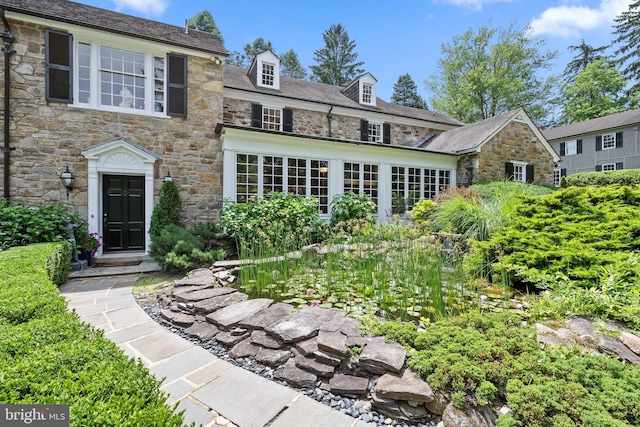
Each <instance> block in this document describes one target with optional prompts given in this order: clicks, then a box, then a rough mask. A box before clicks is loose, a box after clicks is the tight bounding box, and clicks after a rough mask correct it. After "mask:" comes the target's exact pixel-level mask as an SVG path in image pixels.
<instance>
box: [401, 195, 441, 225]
mask: <svg viewBox="0 0 640 427" xmlns="http://www.w3.org/2000/svg"><path fill="white" fill-rule="evenodd" d="M436 209H438V204H437V203H436V202H434V201H433V200H430V199H422V200H419V201H418V202H417V203H416V204H415V205H414V206H413V208H412V209H411V210H410V211H409V212H407V216H408V217H409V219H411V220H412V221H415V222H418V223H425V222H428V221H430V220H431V219H432V217H433V214H434V213H435V211H436Z"/></svg>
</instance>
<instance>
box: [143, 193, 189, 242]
mask: <svg viewBox="0 0 640 427" xmlns="http://www.w3.org/2000/svg"><path fill="white" fill-rule="evenodd" d="M181 211H182V198H181V197H180V190H179V189H178V186H177V185H176V183H175V182H173V181H166V182H163V183H162V187H160V199H159V200H158V204H157V205H156V206H155V207H154V208H153V213H152V214H151V224H150V225H149V235H150V236H151V240H155V239H157V238H158V236H160V233H161V232H162V230H163V229H164V228H165V227H166V226H167V225H169V224H175V225H180V224H181V222H182V221H181V219H180V212H181Z"/></svg>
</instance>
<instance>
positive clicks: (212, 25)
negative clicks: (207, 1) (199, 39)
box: [187, 10, 224, 43]
mask: <svg viewBox="0 0 640 427" xmlns="http://www.w3.org/2000/svg"><path fill="white" fill-rule="evenodd" d="M187 27H188V28H192V29H195V30H199V31H205V32H207V33H211V34H215V35H216V36H218V38H219V39H220V41H221V42H222V43H224V38H223V37H222V33H221V32H220V30H219V29H218V26H217V25H216V21H214V20H213V16H212V15H211V13H210V12H209V11H208V10H203V11H202V12H200V13H197V14H196V16H194V17H193V18H191V19H189V20H188V21H187Z"/></svg>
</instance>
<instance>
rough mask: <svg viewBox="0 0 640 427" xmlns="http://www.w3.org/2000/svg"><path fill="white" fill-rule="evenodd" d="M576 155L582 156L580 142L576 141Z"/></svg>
mask: <svg viewBox="0 0 640 427" xmlns="http://www.w3.org/2000/svg"><path fill="white" fill-rule="evenodd" d="M576 154H582V140H581V139H578V140H577V141H576Z"/></svg>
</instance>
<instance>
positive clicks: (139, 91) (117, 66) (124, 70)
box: [100, 46, 146, 109]
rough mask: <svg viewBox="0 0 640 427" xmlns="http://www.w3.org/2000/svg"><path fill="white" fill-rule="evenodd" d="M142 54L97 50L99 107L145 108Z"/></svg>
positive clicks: (117, 50)
mask: <svg viewBox="0 0 640 427" xmlns="http://www.w3.org/2000/svg"><path fill="white" fill-rule="evenodd" d="M145 78H146V73H145V55H144V53H140V52H131V51H127V50H122V49H116V48H112V47H107V46H101V47H100V104H101V105H108V106H114V107H123V108H136V109H144V107H145V96H144V95H145V93H144V90H145Z"/></svg>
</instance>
